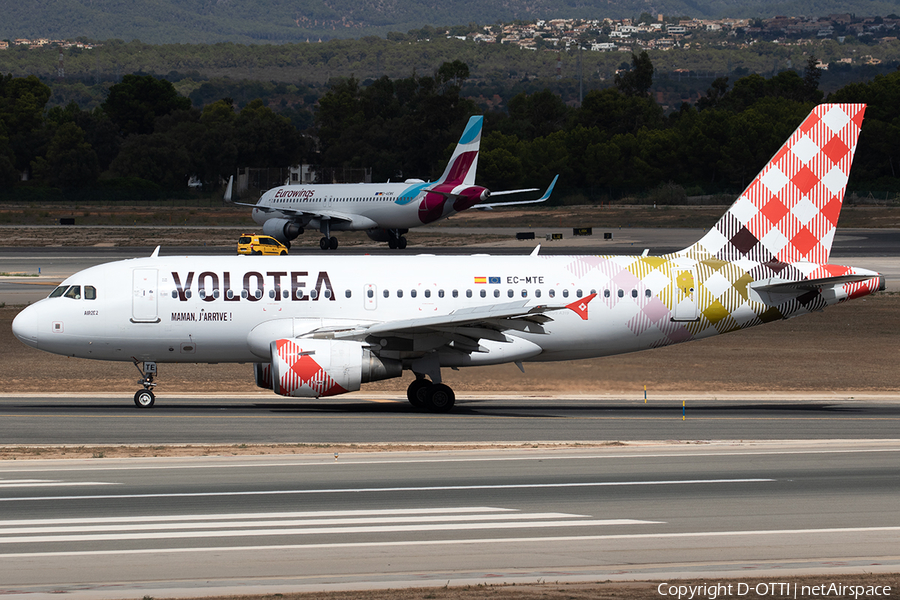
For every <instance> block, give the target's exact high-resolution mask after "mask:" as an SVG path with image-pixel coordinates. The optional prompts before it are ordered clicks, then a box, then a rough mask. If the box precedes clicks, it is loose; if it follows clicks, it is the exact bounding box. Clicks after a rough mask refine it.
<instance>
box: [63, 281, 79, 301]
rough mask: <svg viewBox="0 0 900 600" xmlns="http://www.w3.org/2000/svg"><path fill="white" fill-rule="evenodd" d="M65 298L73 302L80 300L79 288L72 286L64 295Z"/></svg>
mask: <svg viewBox="0 0 900 600" xmlns="http://www.w3.org/2000/svg"><path fill="white" fill-rule="evenodd" d="M65 297H66V298H72V299H73V300H81V286H80V285H73V286H72V287H70V288H69V289H68V291H67V292H66V294H65Z"/></svg>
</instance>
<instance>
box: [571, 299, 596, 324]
mask: <svg viewBox="0 0 900 600" xmlns="http://www.w3.org/2000/svg"><path fill="white" fill-rule="evenodd" d="M596 296H597V294H591V295H590V296H585V297H584V298H581V299H579V300H576V301H575V302H573V303H571V304H567V305H566V308H568V309H569V310H571V311H572V312H574V313H575V314H576V315H578V316H579V317H581V318H582V320H584V321H587V319H588V304H590V303H591V300H593V299H594V297H596Z"/></svg>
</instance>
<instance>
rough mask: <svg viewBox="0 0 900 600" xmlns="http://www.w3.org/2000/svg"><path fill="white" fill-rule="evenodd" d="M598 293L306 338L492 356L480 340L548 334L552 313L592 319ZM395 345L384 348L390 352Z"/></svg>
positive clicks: (317, 332) (376, 348)
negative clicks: (510, 334)
mask: <svg viewBox="0 0 900 600" xmlns="http://www.w3.org/2000/svg"><path fill="white" fill-rule="evenodd" d="M594 296H595V294H592V295H590V296H588V297H586V298H580V299H577V300H575V301H574V302H572V303H571V304H538V305H532V306H528V303H529V301H528V300H518V301H514V302H507V303H503V304H491V305H487V306H476V307H472V308H464V309H460V310H456V311H454V312H452V313H450V314H447V315H440V316H435V317H422V318H415V319H401V320H396V321H387V322H381V323H370V324H360V325H357V326H354V327H341V326H336V327H321V328H318V329H314V330H311V331H308V332H307V333H306V334H304V335H303V336H301V337H306V338H310V337H311V338H326V339H335V340H354V341H360V342H368V343H371V344H373V349H372V350H373V352H375V353H377V354H380V353H381V351H382V347H381V346H382V345H384V343H385V342H386V341H387V340H406V344H407V345H405V346H404V350H405V351H407V352H412V353H413V354H422V353H425V352H429V351H431V350H438V349H440V348H442V347H450V348H453V349H454V350H457V351H461V352H464V353H473V352H489V351H490V350H488V349H487V348H485V347H483V346H482V345H481V344H480V342H481V341H482V340H488V341H489V342H498V343H500V344H506V343H511V342H513V341H514V340H513V338H510V337H508V336H507V335H506V332H527V333H532V334H535V333H537V334H540V333H544V332H545V331H544V327H543V326H544V324H545V323H548V322H550V321H553V318H552V317H551V316H550V315H549V314H548V313H551V312H554V311H559V310H564V309H567V308H568V309H570V310H572V311H574V312H575V313H576V314H578V315H579V316H581V318H583V319H586V318H587V306H588V304H589V303H590V301H591V300H592V299H593V298H594ZM392 345H394V344H393V343H388V345H387V346H386V347H385V348H384V349H385V350H388V351H390V350H391V349H392V348H391V346H392Z"/></svg>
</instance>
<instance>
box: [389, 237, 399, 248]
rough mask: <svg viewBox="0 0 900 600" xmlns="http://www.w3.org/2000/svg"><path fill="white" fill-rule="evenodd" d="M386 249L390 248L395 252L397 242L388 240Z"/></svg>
mask: <svg viewBox="0 0 900 600" xmlns="http://www.w3.org/2000/svg"><path fill="white" fill-rule="evenodd" d="M388 248H390V249H391V250H396V249H397V240H395V239H394V238H390V239H389V240H388Z"/></svg>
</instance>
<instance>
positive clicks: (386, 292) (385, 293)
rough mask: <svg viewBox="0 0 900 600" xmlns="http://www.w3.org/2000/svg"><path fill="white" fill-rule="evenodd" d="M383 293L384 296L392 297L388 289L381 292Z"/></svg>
mask: <svg viewBox="0 0 900 600" xmlns="http://www.w3.org/2000/svg"><path fill="white" fill-rule="evenodd" d="M381 295H382V296H384V297H385V298H390V297H391V293H390V292H389V291H387V290H384V291H383V292H381Z"/></svg>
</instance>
